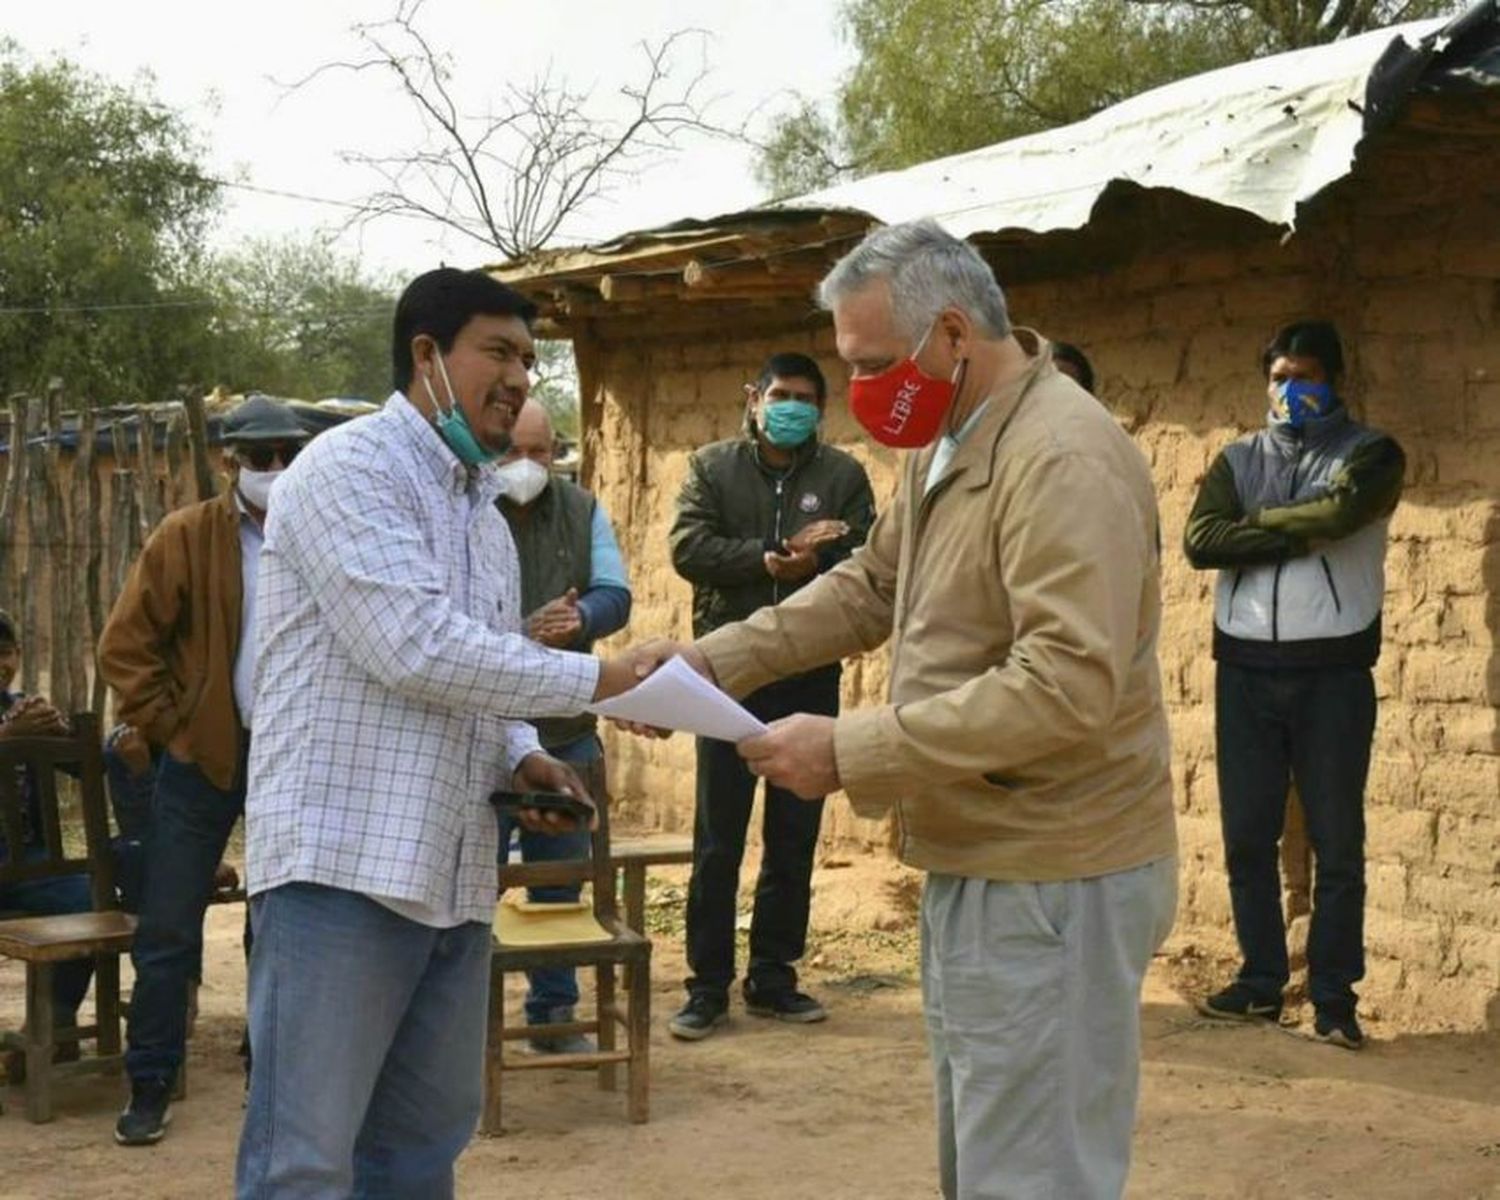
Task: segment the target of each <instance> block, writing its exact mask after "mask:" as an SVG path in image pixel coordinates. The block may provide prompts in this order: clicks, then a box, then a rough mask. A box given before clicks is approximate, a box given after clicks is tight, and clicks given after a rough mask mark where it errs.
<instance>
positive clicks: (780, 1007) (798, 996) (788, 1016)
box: [745, 988, 828, 1025]
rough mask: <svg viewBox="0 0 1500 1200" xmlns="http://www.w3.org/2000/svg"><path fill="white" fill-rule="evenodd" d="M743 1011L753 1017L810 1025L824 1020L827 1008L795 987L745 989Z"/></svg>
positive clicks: (826, 1015) (826, 1016) (826, 1017)
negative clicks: (759, 990)
mask: <svg viewBox="0 0 1500 1200" xmlns="http://www.w3.org/2000/svg"><path fill="white" fill-rule="evenodd" d="M745 1011H746V1012H747V1013H749V1014H750V1015H751V1016H753V1017H773V1018H775V1019H776V1020H778V1021H791V1022H793V1023H795V1024H798V1025H811V1024H813V1023H814V1022H816V1021H826V1020H827V1019H828V1010H827V1009H826V1008H824V1007H823V1006H822V1005H821V1004H819V1003H818V1002H817V1001H816V1000H814V999H813V998H812V997H811V996H809V995H808V994H807V993H806V992H799V991H798V990H797V989H796V988H786V989H785V990H783V991H777V992H756V991H752V990H751V989H750V988H746V989H745Z"/></svg>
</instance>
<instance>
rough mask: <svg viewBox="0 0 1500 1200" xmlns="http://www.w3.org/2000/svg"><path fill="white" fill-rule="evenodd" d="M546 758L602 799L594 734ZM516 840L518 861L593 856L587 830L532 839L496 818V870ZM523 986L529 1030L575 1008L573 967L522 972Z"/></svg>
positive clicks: (559, 894) (539, 894)
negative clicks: (514, 836)
mask: <svg viewBox="0 0 1500 1200" xmlns="http://www.w3.org/2000/svg"><path fill="white" fill-rule="evenodd" d="M547 753H548V754H550V755H552V757H553V758H558V759H561V760H562V761H563V762H565V763H567V764H568V765H569V766H571V767H572V768H573V769H574V770H575V771H577V772H578V777H579V778H580V779H582V780H583V786H584V787H586V788H587V789H588V792H589V795H591V796H595V797H600V796H605V795H606V790H605V789H606V787H607V784H606V781H605V772H604V747H603V746H602V745H600V744H599V738H598V736H597V735H596V734H592V733H590V734H588V735H586V736H584V737H581V738H578V739H576V740H575V741H571V742H568V743H567V744H566V745H563V746H552V747H549V748H548V750H547ZM517 833H518V834H519V840H520V843H521V861H522V862H528V863H535V862H566V861H569V860H576V859H588V858H591V857H592V856H593V846H594V842H593V838H592V837H591V836H590V834H589V831H588V830H587V829H575V830H574V831H573V832H572V833H533V832H532V831H531V830H529V829H523V828H521V826H520V824H519V823H518V822H516V821H515V820H514V818H511V817H501V818H500V864H501V865H502V866H504V865H505V864H506V863H507V862H509V861H510V842H511V836H512V834H517ZM526 895H527V898H528V899H530V900H537V901H542V902H547V901H558V900H577V899H578V897H579V896H581V895H583V887H582V885H580V884H555V885H553V886H551V887H536V888H527V889H526ZM526 980H527V982H528V983H529V984H530V985H531V986H530V988H529V989H528V991H527V993H526V1021H527V1023H528V1024H530V1025H545V1024H547V1023H548V1022H549V1021H551V1020H553V1019H554V1018H553V1015H552V1014H553V1013H554V1012H556V1010H558V1009H560V1008H572V1007H573V1006H574V1005H575V1004H577V1003H578V971H577V970H576V969H575V968H573V967H543V968H541V969H540V970H536V971H528V972H527V973H526Z"/></svg>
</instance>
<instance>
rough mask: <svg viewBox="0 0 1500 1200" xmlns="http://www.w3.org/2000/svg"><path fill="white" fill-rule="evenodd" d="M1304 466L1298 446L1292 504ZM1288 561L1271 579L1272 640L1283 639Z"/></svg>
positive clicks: (1289, 491)
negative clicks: (1283, 583) (1284, 581)
mask: <svg viewBox="0 0 1500 1200" xmlns="http://www.w3.org/2000/svg"><path fill="white" fill-rule="evenodd" d="M1301 468H1302V447H1301V446H1300V445H1299V446H1298V447H1297V461H1296V462H1294V463H1293V464H1292V482H1291V486H1290V487H1289V488H1288V489H1287V496H1286V500H1287V503H1288V504H1290V503H1291V502H1292V501H1293V500H1295V499H1296V497H1297V472H1298V471H1299V470H1301ZM1285 566H1286V563H1285V562H1284V561H1283V562H1279V563H1277V564H1276V576H1275V578H1274V579H1273V580H1272V581H1271V641H1273V642H1279V641H1281V572H1282V569H1283V568H1284V567H1285Z"/></svg>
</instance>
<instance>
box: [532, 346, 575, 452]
mask: <svg viewBox="0 0 1500 1200" xmlns="http://www.w3.org/2000/svg"><path fill="white" fill-rule="evenodd" d="M531 396H532V399H534V400H536V401H538V402H539V403H540V404H542V405H543V406H544V407H545V408H546V410H547V412H548V414H549V415H550V416H551V417H552V430H553V432H554V433H556V434H557V435H558V436H559V437H565V438H567V439H568V440H569V441H577V440H578V431H579V425H578V366H577V364H576V363H575V362H574V360H573V343H572V342H563V341H558V340H556V339H544V340H539V341H538V342H537V344H536V369H535V370H534V371H533V372H532V373H531Z"/></svg>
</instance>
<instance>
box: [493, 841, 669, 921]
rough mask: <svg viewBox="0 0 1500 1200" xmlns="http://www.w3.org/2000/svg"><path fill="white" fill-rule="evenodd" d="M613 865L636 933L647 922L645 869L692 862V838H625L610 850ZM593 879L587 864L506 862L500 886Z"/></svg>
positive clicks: (528, 885) (545, 884)
mask: <svg viewBox="0 0 1500 1200" xmlns="http://www.w3.org/2000/svg"><path fill="white" fill-rule="evenodd" d="M609 861H610V865H611V866H612V867H613V868H614V870H615V876H616V879H617V880H619V881H620V883H621V885H622V887H623V893H624V902H625V924H626V926H627V927H628V928H630V929H634V930H635V931H636V932H637V933H643V932H644V931H645V925H646V870H647V868H648V867H663V866H674V865H681V864H683V863H691V862H692V861H693V839H692V838H690V837H681V836H665V837H664V836H659V835H648V836H644V837H634V838H622V839H621V840H620V841H618V842H615V843H614V844H613V845H612V846H611V847H610V851H609ZM591 878H593V875H592V872H591V868H590V867H589V865H588V863H583V862H556V863H546V862H543V863H507V864H506V865H505V866H503V867H501V868H500V887H501V889H502V890H503V889H505V888H513V887H551V886H556V885H567V884H574V883H586V882H587V881H588V880H590V879H591Z"/></svg>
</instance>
